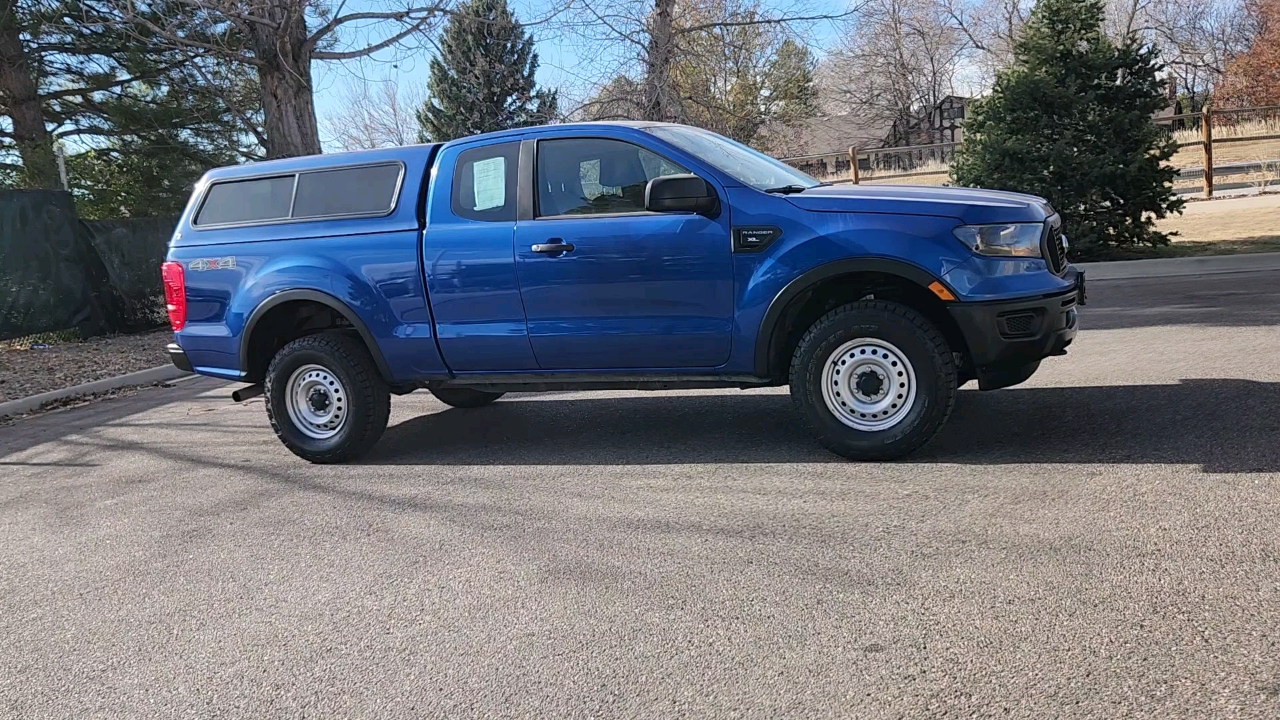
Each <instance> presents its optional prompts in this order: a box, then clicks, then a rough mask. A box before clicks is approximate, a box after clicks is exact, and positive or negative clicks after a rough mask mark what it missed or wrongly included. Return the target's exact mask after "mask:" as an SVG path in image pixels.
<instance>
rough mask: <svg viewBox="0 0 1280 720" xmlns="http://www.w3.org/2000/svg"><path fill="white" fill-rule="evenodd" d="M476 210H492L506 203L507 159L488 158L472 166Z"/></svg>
mask: <svg viewBox="0 0 1280 720" xmlns="http://www.w3.org/2000/svg"><path fill="white" fill-rule="evenodd" d="M472 183H473V188H474V190H475V198H476V208H475V209H476V210H492V209H493V208H498V207H502V206H503V205H505V204H506V203H507V159H506V158H504V157H495V158H489V159H487V160H480V161H477V162H476V164H475V165H473V166H472Z"/></svg>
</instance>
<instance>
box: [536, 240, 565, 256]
mask: <svg viewBox="0 0 1280 720" xmlns="http://www.w3.org/2000/svg"><path fill="white" fill-rule="evenodd" d="M529 249H530V250H532V251H534V252H536V253H542V254H544V255H558V254H561V253H571V252H573V243H567V242H565V241H564V240H561V239H560V238H551V241H550V242H545V243H538V244H536V245H534V246H533V247H531V248H529Z"/></svg>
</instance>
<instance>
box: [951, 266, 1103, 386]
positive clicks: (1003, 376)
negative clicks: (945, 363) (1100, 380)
mask: <svg viewBox="0 0 1280 720" xmlns="http://www.w3.org/2000/svg"><path fill="white" fill-rule="evenodd" d="M1077 273H1078V274H1077V276H1076V286H1075V287H1074V288H1073V289H1071V290H1069V291H1067V292H1065V293H1057V294H1054V295H1045V296H1041V297H1036V298H1026V299H1020V300H1004V301H999V302H980V303H954V304H951V305H949V306H948V309H949V310H950V311H951V316H952V317H953V318H955V321H956V324H957V325H959V326H960V332H961V333H963V334H964V339H965V343H966V344H967V345H968V346H969V359H970V361H971V362H972V364H973V367H972V371H973V375H974V376H976V377H977V378H978V381H979V383H980V384H981V387H982V389H984V390H992V389H995V388H998V387H1007V386H1009V385H1014V384H1017V383H1020V382H1022V381H1023V380H1026V379H1027V378H1028V377H1031V373H1033V372H1035V370H1036V368H1037V367H1038V366H1039V364H1040V361H1041V360H1043V359H1044V358H1046V357H1049V356H1050V355H1061V354H1063V353H1064V352H1066V348H1067V346H1068V345H1070V344H1071V341H1072V340H1075V337H1076V330H1077V327H1078V325H1079V321H1078V320H1079V318H1078V315H1077V313H1076V307H1077V306H1078V305H1082V304H1083V303H1084V297H1085V296H1084V287H1085V286H1084V273H1083V272H1078V271H1077Z"/></svg>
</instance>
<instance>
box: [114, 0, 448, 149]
mask: <svg viewBox="0 0 1280 720" xmlns="http://www.w3.org/2000/svg"><path fill="white" fill-rule="evenodd" d="M115 1H116V3H117V8H118V12H119V15H120V19H121V21H122V22H126V23H131V24H133V25H135V26H136V28H137V32H138V33H139V34H143V35H149V36H154V37H157V38H160V39H162V40H163V41H165V42H167V43H169V44H170V45H172V46H173V47H176V48H182V49H185V50H187V51H189V52H191V53H193V54H198V55H208V56H211V57H215V58H219V59H222V60H229V61H234V62H238V63H243V64H245V65H249V66H251V67H253V68H255V70H256V71H257V74H258V80H259V85H260V87H261V95H262V109H263V114H264V120H265V123H264V124H265V127H266V132H265V134H266V138H265V140H266V147H267V155H268V157H273V158H274V157H290V156H295V155H309V154H315V153H318V152H320V133H319V128H318V125H317V122H316V113H315V104H314V101H313V92H314V88H313V85H312V77H311V64H312V62H313V61H316V60H353V59H357V58H363V57H368V56H370V55H373V54H374V53H377V52H379V51H382V50H385V49H388V48H392V47H394V46H397V45H399V44H401V43H404V42H405V41H407V40H410V39H411V38H413V37H415V36H417V35H419V34H420V33H422V32H423V31H425V30H426V29H428V27H429V26H430V25H431V24H432V23H433V22H435V21H436V20H438V19H439V18H440V17H441V16H443V15H444V14H446V13H447V12H448V11H449V9H450V7H451V5H450V4H449V3H450V0H426V1H425V2H422V4H418V2H417V1H416V0H404V4H403V5H398V6H397V5H392V4H390V3H392V2H395V0H387V3H388V4H386V5H382V6H380V7H379V6H375V8H376V9H367V7H368V6H365V7H366V9H362V10H358V11H350V12H348V11H346V3H345V1H344V2H339V3H338V4H337V5H336V6H335V5H332V4H330V3H329V2H327V0H141V2H139V1H138V0H115ZM144 6H145V9H146V10H148V11H149V12H146V13H144V12H140V9H142V8H144ZM154 16H159V17H160V18H164V19H161V20H155V19H152V17H154ZM193 27H194V28H196V29H197V30H198V32H192V29H193Z"/></svg>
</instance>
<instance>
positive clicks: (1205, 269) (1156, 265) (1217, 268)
mask: <svg viewBox="0 0 1280 720" xmlns="http://www.w3.org/2000/svg"><path fill="white" fill-rule="evenodd" d="M1076 267H1079V268H1080V269H1082V270H1084V271H1085V276H1086V277H1087V278H1088V279H1089V282H1093V281H1095V280H1128V279H1132V278H1149V277H1179V276H1185V275H1221V274H1224V273H1242V272H1256V271H1263V270H1280V253H1244V254H1241V255H1206V256H1204V257H1186V258H1159V259H1156V260H1114V261H1111V262H1092V263H1078V264H1077V265H1076Z"/></svg>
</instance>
